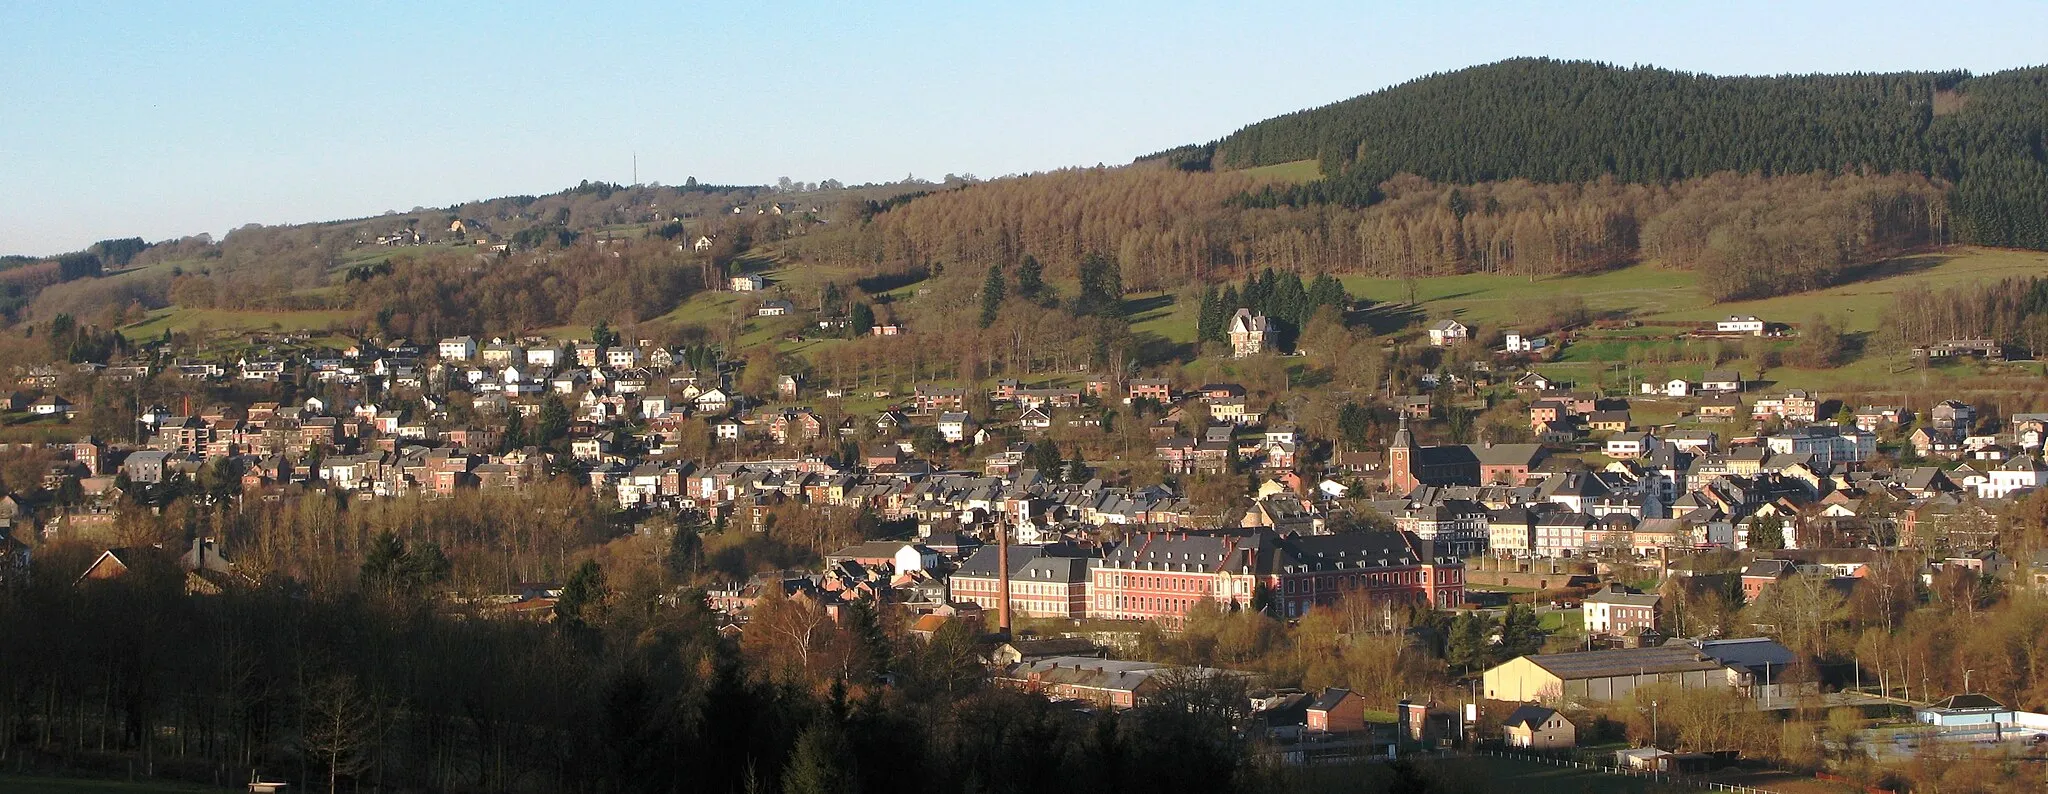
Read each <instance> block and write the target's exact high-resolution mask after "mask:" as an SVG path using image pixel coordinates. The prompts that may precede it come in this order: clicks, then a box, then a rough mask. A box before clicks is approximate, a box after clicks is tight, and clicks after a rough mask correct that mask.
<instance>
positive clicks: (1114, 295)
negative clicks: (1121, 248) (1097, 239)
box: [1074, 254, 1124, 317]
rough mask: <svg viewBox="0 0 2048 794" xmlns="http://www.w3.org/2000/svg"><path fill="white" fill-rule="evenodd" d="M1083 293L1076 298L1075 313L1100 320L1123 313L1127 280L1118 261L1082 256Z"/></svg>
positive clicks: (1081, 289)
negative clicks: (1125, 281) (1125, 280)
mask: <svg viewBox="0 0 2048 794" xmlns="http://www.w3.org/2000/svg"><path fill="white" fill-rule="evenodd" d="M1079 272H1080V277H1081V287H1080V294H1078V295H1076V296H1074V313H1075V314H1077V315H1084V316H1086V315H1092V316H1099V317H1117V316H1120V315H1122V314H1123V297H1124V277H1123V270H1122V268H1121V267H1119V266H1118V265H1117V262H1116V260H1114V259H1111V258H1109V257H1106V256H1103V255H1101V254H1089V255H1087V256H1084V257H1081V266H1080V270H1079Z"/></svg>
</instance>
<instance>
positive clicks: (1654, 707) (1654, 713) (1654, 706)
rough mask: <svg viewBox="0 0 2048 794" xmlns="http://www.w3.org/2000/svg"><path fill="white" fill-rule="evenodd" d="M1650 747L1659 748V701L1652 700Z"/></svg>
mask: <svg viewBox="0 0 2048 794" xmlns="http://www.w3.org/2000/svg"><path fill="white" fill-rule="evenodd" d="M1650 746H1651V747H1656V746H1657V701H1656V699H1655V698H1652V699H1651V700H1650Z"/></svg>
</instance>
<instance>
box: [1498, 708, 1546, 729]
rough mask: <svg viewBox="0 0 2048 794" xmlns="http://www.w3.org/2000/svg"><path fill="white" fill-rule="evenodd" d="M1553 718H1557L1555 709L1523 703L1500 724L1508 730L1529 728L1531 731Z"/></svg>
mask: <svg viewBox="0 0 2048 794" xmlns="http://www.w3.org/2000/svg"><path fill="white" fill-rule="evenodd" d="M1555 716H1557V710H1556V709H1550V708H1544V707H1542V706H1538V705H1536V704H1534V703H1525V704H1523V705H1522V706H1521V707H1519V708H1517V709H1515V710H1514V711H1512V712H1509V713H1508V717H1507V719H1504V720H1501V724H1502V725H1505V726H1507V727H1510V728H1529V729H1531V730H1533V729H1535V728H1538V727H1541V726H1542V725H1543V723H1545V722H1548V721H1549V720H1550V718H1551V717H1555Z"/></svg>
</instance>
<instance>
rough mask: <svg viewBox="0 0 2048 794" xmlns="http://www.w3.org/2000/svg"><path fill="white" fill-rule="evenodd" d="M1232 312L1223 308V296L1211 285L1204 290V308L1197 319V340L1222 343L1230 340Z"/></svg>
mask: <svg viewBox="0 0 2048 794" xmlns="http://www.w3.org/2000/svg"><path fill="white" fill-rule="evenodd" d="M1229 325H1230V310H1229V309H1225V308H1223V295H1222V293H1220V292H1217V291H1216V285H1214V284H1210V285H1209V286H1207V287H1205V288H1204V289H1203V290H1202V308H1201V312H1200V313H1199V314H1197V315H1196V319H1195V339H1197V340H1198V341H1202V342H1221V341H1224V340H1226V339H1228V338H1229V333H1228V331H1229V328H1228V326H1229Z"/></svg>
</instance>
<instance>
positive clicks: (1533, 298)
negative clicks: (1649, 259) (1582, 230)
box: [1343, 247, 2048, 332]
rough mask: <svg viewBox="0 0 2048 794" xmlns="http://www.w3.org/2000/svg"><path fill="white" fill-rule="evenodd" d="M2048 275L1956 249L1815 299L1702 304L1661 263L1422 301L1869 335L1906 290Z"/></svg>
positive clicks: (1454, 311)
mask: <svg viewBox="0 0 2048 794" xmlns="http://www.w3.org/2000/svg"><path fill="white" fill-rule="evenodd" d="M2030 275H2033V276H2038V275H2048V252H2041V251H2018V250H2006V249H1991V248H1962V247H1959V248H1956V249H1953V250H1949V251H1943V252H1940V253H1934V254H1925V255H1918V256H1909V257H1903V258H1900V259H1897V260H1893V261H1890V262H1886V263H1883V264H1880V265H1877V266H1873V267H1871V268H1868V269H1866V270H1865V271H1864V272H1861V273H1858V274H1856V278H1855V280H1853V281H1850V282H1849V283H1846V284H1842V285H1839V286H1835V287H1830V288H1827V289H1823V290H1816V291H1814V292H1804V293H1800V294H1797V295H1785V296H1780V297H1775V298H1767V299H1763V300H1755V301H1739V302H1735V303H1723V304H1715V303H1712V302H1710V301H1708V300H1707V299H1706V297H1705V296H1703V295H1701V294H1700V292H1699V290H1698V288H1697V282H1698V280H1697V278H1695V277H1694V275H1693V274H1692V273H1689V272H1686V271H1682V270H1675V269H1671V268H1666V267H1663V266H1660V265H1657V264H1654V263H1651V264H1641V265H1635V266H1633V267H1626V268H1622V269H1619V270H1611V271H1607V272H1605V273H1598V274H1594V275H1590V276H1538V277H1535V278H1530V277H1527V276H1505V275H1494V274H1469V275H1462V276H1442V277H1437V278H1425V279H1419V280H1417V281H1416V283H1415V295H1416V300H1417V302H1418V303H1419V304H1421V310H1422V311H1423V312H1424V313H1425V314H1427V315H1431V316H1437V315H1444V316H1452V317H1457V318H1459V319H1460V320H1463V321H1465V322H1467V323H1479V324H1488V323H1494V324H1513V323H1515V322H1518V321H1520V320H1522V319H1523V318H1525V317H1527V316H1528V312H1529V311H1530V306H1531V304H1532V303H1534V302H1539V301H1542V300H1545V299H1550V298H1555V297H1559V296H1576V297H1579V298H1581V299H1583V300H1584V301H1585V303H1586V308H1587V309H1589V310H1592V311H1593V312H1595V313H1602V312H1613V313H1618V314H1623V315H1626V316H1629V317H1633V318H1636V319H1640V320H1646V321H1652V322H1656V321H1664V322H1704V321H1707V320H1713V319H1716V318H1719V317H1724V316H1727V315H1730V314H1754V315H1757V316H1759V317H1763V318H1764V319H1767V320H1771V321H1773V322H1792V323H1800V322H1805V321H1806V320H1807V319H1808V318H1810V317H1812V316H1813V315H1814V314H1816V313H1818V314H1823V315H1826V316H1829V317H1836V316H1839V317H1841V318H1842V319H1843V321H1844V325H1845V330H1848V331H1852V332H1854V331H1871V330H1875V329H1876V328H1877V327H1878V326H1879V324H1880V323H1881V321H1882V318H1883V314H1884V312H1885V310H1886V309H1888V308H1889V307H1890V306H1891V302H1892V296H1893V295H1894V294H1896V293H1897V292H1898V290H1899V289H1900V288H1901V287H1904V286H1907V285H1910V284H1926V285H1928V286H1930V287H1935V288H1943V287H1949V286H1954V285H1958V284H1970V283H1988V282H1993V281H1997V280H1999V279H2003V278H2008V277H2014V276H2030ZM1343 281H1344V287H1345V289H1348V290H1350V291H1351V294H1352V295H1354V296H1359V297H1364V298H1370V299H1372V300H1374V301H1377V302H1381V303H1401V302H1405V301H1406V300H1407V297H1408V291H1407V290H1408V286H1407V282H1405V281H1403V280H1401V279H1389V278H1369V277H1364V276H1345V277H1343Z"/></svg>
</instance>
